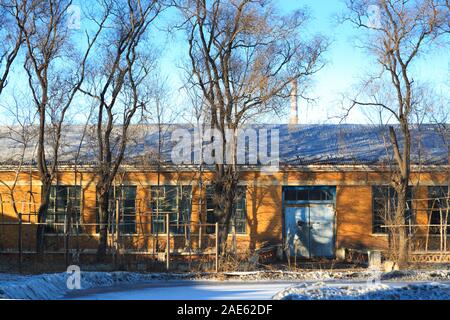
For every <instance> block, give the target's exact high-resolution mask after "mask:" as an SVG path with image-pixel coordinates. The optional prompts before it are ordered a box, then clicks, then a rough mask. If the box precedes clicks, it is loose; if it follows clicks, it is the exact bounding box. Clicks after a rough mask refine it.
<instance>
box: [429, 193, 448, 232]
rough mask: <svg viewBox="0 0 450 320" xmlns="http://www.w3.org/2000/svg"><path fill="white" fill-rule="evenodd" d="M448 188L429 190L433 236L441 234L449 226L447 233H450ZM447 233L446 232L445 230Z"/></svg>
mask: <svg viewBox="0 0 450 320" xmlns="http://www.w3.org/2000/svg"><path fill="white" fill-rule="evenodd" d="M448 189H449V188H448V186H437V187H429V188H428V198H429V200H428V208H429V214H430V225H431V226H430V229H429V232H430V233H431V234H440V233H441V229H442V228H443V227H444V228H445V226H446V225H447V232H450V226H448V224H449V222H450V221H449V218H448V213H449V211H448V210H449V208H450V200H449V194H448V192H449V190H448ZM443 231H445V230H443Z"/></svg>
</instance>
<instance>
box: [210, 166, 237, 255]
mask: <svg viewBox="0 0 450 320" xmlns="http://www.w3.org/2000/svg"><path fill="white" fill-rule="evenodd" d="M216 169H217V170H216V179H215V182H214V199H215V215H216V217H217V221H218V222H219V247H220V248H219V249H220V254H221V255H224V254H225V253H226V250H227V240H228V234H229V226H230V221H231V217H232V215H233V203H234V198H235V195H236V188H237V179H236V178H235V176H236V173H235V170H234V168H233V167H232V166H228V167H225V165H217V168H216Z"/></svg>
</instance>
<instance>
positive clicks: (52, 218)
mask: <svg viewBox="0 0 450 320" xmlns="http://www.w3.org/2000/svg"><path fill="white" fill-rule="evenodd" d="M80 206H81V187H80V186H52V187H51V189H50V204H49V207H48V211H47V217H46V222H47V225H46V228H45V229H46V232H47V233H61V232H64V224H65V220H66V213H67V210H70V209H72V210H73V211H72V212H73V216H72V217H73V220H72V222H71V230H72V232H76V230H77V229H76V228H77V226H78V228H79V229H78V231H80V224H81V221H80V219H81V210H80Z"/></svg>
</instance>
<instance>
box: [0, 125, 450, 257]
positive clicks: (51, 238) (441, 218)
mask: <svg viewBox="0 0 450 320" xmlns="http://www.w3.org/2000/svg"><path fill="white" fill-rule="evenodd" d="M169 127H170V126H169V125H166V126H164V128H165V129H164V130H165V131H164V132H162V134H161V131H159V135H158V131H157V130H156V126H146V127H142V128H139V130H136V131H137V133H136V134H137V135H139V136H138V137H137V138H134V139H131V140H130V143H129V146H128V150H127V152H126V156H125V160H124V164H123V166H122V167H121V170H120V172H119V174H118V176H117V178H116V181H115V187H114V188H113V190H111V195H112V196H113V197H112V200H111V218H110V222H109V223H110V235H109V237H110V238H111V239H110V246H111V248H116V246H120V248H121V250H123V252H125V253H130V254H145V255H158V253H160V252H165V250H166V249H165V248H166V241H167V239H168V238H169V239H170V240H169V241H170V250H171V254H172V255H176V254H179V255H182V254H184V253H185V252H187V251H189V252H190V253H192V252H194V253H195V252H197V253H200V252H207V250H208V248H209V249H211V247H213V246H214V233H215V224H214V223H215V217H214V212H213V208H212V202H211V197H210V195H211V188H210V187H209V186H210V181H211V177H212V171H211V168H208V167H207V166H205V167H203V170H202V171H200V168H199V166H197V165H174V164H172V163H170V160H168V158H167V154H168V153H169V152H170V143H169V141H170V131H171V129H170V128H169ZM265 127H266V128H269V129H270V128H276V129H278V130H279V134H280V166H279V171H277V172H272V173H270V174H268V173H265V172H261V170H259V168H258V166H257V165H254V166H250V165H249V166H242V167H240V183H239V193H238V194H239V195H238V197H237V199H236V201H235V206H234V216H233V219H232V229H233V230H232V232H231V234H230V241H231V242H233V245H235V246H236V247H237V250H239V251H241V252H246V251H249V252H251V251H253V250H257V249H259V248H261V247H265V246H269V245H274V246H277V245H278V246H280V245H283V244H285V243H290V245H291V249H292V248H293V247H294V245H293V243H294V241H297V242H298V241H299V242H300V245H299V246H298V249H297V250H298V251H299V255H300V256H303V257H306V258H313V257H314V258H317V257H325V258H334V257H336V255H337V254H339V255H341V254H342V252H343V249H348V250H350V249H354V250H371V249H385V248H386V247H387V241H388V235H387V230H386V228H385V227H383V226H384V224H385V222H384V221H385V220H384V218H383V217H385V216H386V215H387V214H390V213H392V211H393V208H394V207H395V201H396V200H395V198H396V196H395V192H394V191H393V189H392V188H391V187H390V186H389V183H390V179H391V169H390V168H391V166H390V165H391V164H392V163H393V162H392V159H391V150H390V147H389V143H386V140H385V139H386V137H387V136H386V134H387V128H386V127H381V126H370V125H270V126H265ZM79 131H81V129H80V128H77V127H73V128H70V129H67V130H65V137H64V139H65V142H64V144H63V151H62V152H61V161H60V164H59V167H58V170H59V173H58V176H57V181H55V182H54V184H55V185H54V187H53V188H52V192H51V205H50V208H49V212H48V215H47V218H46V229H45V230H46V234H45V242H46V252H52V253H62V252H64V246H65V245H66V246H67V245H68V246H69V248H67V247H66V249H69V250H78V252H80V253H81V254H95V252H96V248H97V244H98V233H97V232H98V224H97V222H98V216H97V203H96V184H95V182H96V179H97V178H98V177H97V176H96V173H95V172H96V171H95V140H92V141H90V140H89V139H88V138H86V139H85V141H84V142H82V144H83V147H82V151H81V153H80V156H79V157H78V158H77V159H75V158H74V153H76V151H75V150H76V146H77V145H78V144H80V136H78V134H79ZM158 136H159V138H158ZM158 141H160V142H161V141H162V143H161V145H162V148H161V149H160V150H161V154H160V156H159V157H156V158H158V159H160V160H154V159H155V154H156V153H157V150H158ZM387 141H388V140H387ZM2 148H3V151H2V156H1V157H2V162H1V165H0V181H1V184H0V196H1V208H0V250H1V252H2V253H8V252H9V253H14V252H17V250H18V246H19V245H21V246H22V247H21V248H22V250H23V251H24V252H28V253H32V252H34V250H35V245H36V243H35V240H36V221H37V217H36V212H37V209H38V207H39V201H40V199H39V197H40V188H41V186H40V180H39V176H38V173H37V170H36V167H35V162H34V161H33V152H34V149H33V150H31V149H32V148H31V149H30V150H29V151H28V152H27V155H26V159H27V161H26V162H25V165H24V166H23V167H22V168H21V172H20V173H19V178H18V179H17V184H16V186H15V189H14V193H15V201H16V202H15V204H16V206H17V208H18V211H19V212H20V214H21V218H22V220H21V223H19V222H18V217H17V216H16V214H15V213H14V211H13V209H12V203H11V197H10V192H9V189H8V186H9V187H11V184H12V183H13V181H14V180H15V174H16V171H15V170H17V164H16V162H15V160H14V159H13V154H15V153H18V152H19V150H20V147H19V146H17V145H15V144H14V142H12V141H11V140H10V139H6V138H5V137H3V138H2ZM33 148H34V146H33ZM412 149H413V152H412V178H411V187H410V200H409V202H408V203H409V210H408V217H407V219H406V221H405V223H406V224H407V225H408V226H409V230H410V236H411V237H413V238H412V241H411V242H410V245H411V250H412V251H414V252H417V253H418V254H420V253H427V252H440V253H442V252H443V251H446V250H447V248H448V245H447V227H446V217H447V216H448V213H449V211H448V207H449V206H448V186H449V181H450V167H449V158H448V157H449V145H448V142H446V140H445V139H443V137H442V135H441V133H439V132H438V130H437V128H436V126H434V125H422V126H420V127H417V128H415V129H414V130H413V146H412ZM149 159H153V160H149ZM200 182H201V183H200ZM157 190H159V192H157ZM69 202H70V203H71V207H72V210H74V211H75V215H73V216H74V217H75V218H73V221H72V222H67V220H68V219H66V217H67V214H66V213H67V208H68V204H69ZM443 210H444V211H443ZM117 213H118V215H117ZM167 217H168V219H169V221H168V222H169V227H168V228H167ZM19 225H20V231H18V230H19V228H18V226H19ZM117 225H118V226H119V227H118V228H116V226H117ZM443 226H444V227H443ZM167 231H169V232H167ZM19 234H20V235H19ZM67 235H68V237H69V239H70V241H69V242H68V244H67V243H66V244H65V242H64V239H65V238H66V237H65V236H67ZM293 235H294V236H293ZM295 235H296V236H295ZM443 235H444V238H443ZM19 237H20V239H19ZM295 239H298V240H295ZM18 241H19V243H20V244H18Z"/></svg>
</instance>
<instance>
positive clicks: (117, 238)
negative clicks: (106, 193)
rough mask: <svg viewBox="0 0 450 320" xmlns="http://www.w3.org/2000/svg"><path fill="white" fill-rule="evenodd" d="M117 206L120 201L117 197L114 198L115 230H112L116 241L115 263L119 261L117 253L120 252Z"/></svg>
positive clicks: (118, 211) (118, 210)
mask: <svg viewBox="0 0 450 320" xmlns="http://www.w3.org/2000/svg"><path fill="white" fill-rule="evenodd" d="M119 206H120V201H119V199H116V219H115V222H116V223H115V224H116V226H115V227H116V230H114V231H115V234H116V241H115V251H116V255H115V258H116V265H117V263H118V262H120V259H119V254H120V252H119V250H120V246H119V237H120V233H119V223H120V217H119V214H120V208H119Z"/></svg>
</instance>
